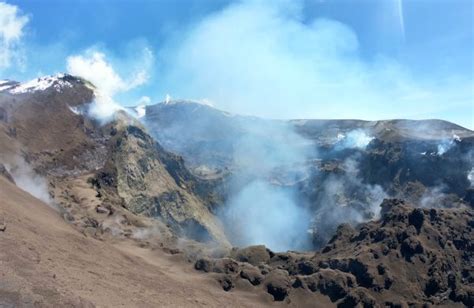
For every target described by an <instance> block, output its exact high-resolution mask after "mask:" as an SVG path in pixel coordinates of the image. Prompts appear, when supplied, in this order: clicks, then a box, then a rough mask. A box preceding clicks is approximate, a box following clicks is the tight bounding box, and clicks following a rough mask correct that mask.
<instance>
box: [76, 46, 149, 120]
mask: <svg viewBox="0 0 474 308" xmlns="http://www.w3.org/2000/svg"><path fill="white" fill-rule="evenodd" d="M137 59H138V61H136V62H135V63H134V73H132V74H131V77H130V78H128V79H125V78H123V77H122V76H120V74H119V73H118V72H117V71H116V69H115V68H114V67H113V66H112V64H111V62H110V61H108V60H107V58H106V55H105V54H104V53H103V52H100V51H97V50H93V49H89V50H87V51H86V52H85V53H84V54H82V55H73V56H69V57H68V58H67V71H68V73H70V74H71V75H75V76H80V77H82V78H84V79H86V80H88V81H90V82H92V83H93V84H94V85H95V86H96V93H95V94H96V102H95V104H93V105H92V106H91V110H90V112H91V114H92V115H93V116H95V117H97V118H99V119H102V120H106V119H108V118H110V117H111V116H112V115H113V114H114V113H115V112H116V111H118V110H122V109H123V108H122V107H121V105H120V104H119V103H117V102H115V100H114V96H115V95H116V94H118V93H122V92H126V91H129V90H132V89H134V88H136V87H138V86H141V85H143V84H144V83H146V82H147V81H148V71H149V69H150V66H151V64H152V62H153V54H152V52H151V50H150V49H149V48H144V49H143V50H142V54H141V58H137Z"/></svg>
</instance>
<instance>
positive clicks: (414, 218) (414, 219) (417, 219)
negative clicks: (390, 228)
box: [408, 209, 425, 232]
mask: <svg viewBox="0 0 474 308" xmlns="http://www.w3.org/2000/svg"><path fill="white" fill-rule="evenodd" d="M424 219H425V215H424V214H423V210H422V209H414V210H413V211H412V212H411V213H410V214H409V215H408V223H409V224H410V225H413V226H415V228H416V230H417V231H418V232H420V229H421V226H422V225H423V221H424Z"/></svg>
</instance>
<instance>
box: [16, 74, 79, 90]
mask: <svg viewBox="0 0 474 308" xmlns="http://www.w3.org/2000/svg"><path fill="white" fill-rule="evenodd" d="M62 78H64V74H57V75H54V76H45V77H40V78H36V79H33V80H30V81H28V82H25V83H22V84H19V85H17V86H15V87H14V88H13V89H11V90H10V91H9V92H10V93H11V94H23V93H32V92H36V91H44V90H46V89H48V88H51V87H53V88H54V89H55V90H56V92H61V91H62V89H63V88H65V87H67V88H72V84H71V83H70V82H69V81H66V80H63V79H62Z"/></svg>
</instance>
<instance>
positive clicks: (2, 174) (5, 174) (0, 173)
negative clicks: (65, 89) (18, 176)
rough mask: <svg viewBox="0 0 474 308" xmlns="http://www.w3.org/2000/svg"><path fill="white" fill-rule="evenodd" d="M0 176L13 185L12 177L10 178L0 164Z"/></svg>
mask: <svg viewBox="0 0 474 308" xmlns="http://www.w3.org/2000/svg"><path fill="white" fill-rule="evenodd" d="M0 176H3V177H4V178H6V179H7V180H8V181H10V182H11V183H13V184H15V180H14V179H13V177H12V176H11V174H10V173H9V172H8V170H7V168H5V166H4V165H3V164H0Z"/></svg>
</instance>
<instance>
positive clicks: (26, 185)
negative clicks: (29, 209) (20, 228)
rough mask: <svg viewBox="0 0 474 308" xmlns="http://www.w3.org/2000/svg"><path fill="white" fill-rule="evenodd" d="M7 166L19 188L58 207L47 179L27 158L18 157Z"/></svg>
mask: <svg viewBox="0 0 474 308" xmlns="http://www.w3.org/2000/svg"><path fill="white" fill-rule="evenodd" d="M6 167H7V169H8V170H9V173H10V174H11V176H12V177H13V179H14V180H15V183H16V185H17V186H18V187H19V188H21V189H22V190H24V191H26V192H27V193H29V194H30V195H32V196H33V197H35V198H37V199H39V200H41V201H43V202H44V203H46V204H48V205H50V206H51V207H53V208H56V207H55V206H54V203H53V200H52V198H51V196H50V195H49V190H48V182H47V180H46V179H45V178H44V177H42V176H40V175H39V174H38V173H36V172H35V171H34V170H33V168H32V167H31V166H30V165H29V164H28V163H27V162H26V161H25V160H23V159H21V158H17V159H16V160H15V161H14V163H13V164H9V165H7V166H6Z"/></svg>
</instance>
